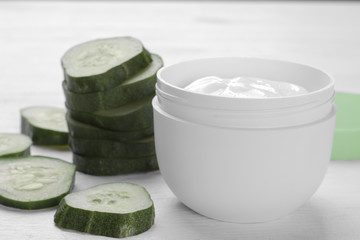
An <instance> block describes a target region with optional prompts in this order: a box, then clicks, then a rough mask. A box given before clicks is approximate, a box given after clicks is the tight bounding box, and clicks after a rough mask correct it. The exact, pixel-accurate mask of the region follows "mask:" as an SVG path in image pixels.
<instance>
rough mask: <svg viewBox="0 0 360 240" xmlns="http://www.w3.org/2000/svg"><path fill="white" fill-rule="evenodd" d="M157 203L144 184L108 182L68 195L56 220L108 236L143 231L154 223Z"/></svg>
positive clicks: (64, 224)
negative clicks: (155, 203) (155, 204)
mask: <svg viewBox="0 0 360 240" xmlns="http://www.w3.org/2000/svg"><path fill="white" fill-rule="evenodd" d="M154 219H155V210H154V203H153V201H152V200H151V197H150V195H149V193H148V192H147V191H146V189H145V188H144V187H142V186H139V185H136V184H132V183H108V184H103V185H98V186H95V187H92V188H89V189H86V190H82V191H79V192H73V193H71V194H69V195H67V196H66V197H65V198H64V199H63V200H62V201H61V203H60V205H59V207H58V209H57V211H56V213H55V216H54V221H55V224H56V225H57V226H58V227H61V228H66V229H73V230H76V231H80V232H86V233H89V234H94V235H102V236H107V237H114V238H115V237H116V238H122V237H128V236H133V235H137V234H140V233H143V232H145V231H147V230H148V229H150V228H151V226H152V225H153V224H154Z"/></svg>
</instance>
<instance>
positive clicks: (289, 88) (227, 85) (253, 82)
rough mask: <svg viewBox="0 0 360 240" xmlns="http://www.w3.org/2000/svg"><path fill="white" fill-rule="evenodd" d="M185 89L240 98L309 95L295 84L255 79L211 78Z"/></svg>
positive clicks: (201, 80) (198, 81)
mask: <svg viewBox="0 0 360 240" xmlns="http://www.w3.org/2000/svg"><path fill="white" fill-rule="evenodd" d="M185 89H186V90H189V91H191V92H197V93H203V94H209V95H216V96H224V97H239V98H271V97H284V96H296V95H302V94H305V93H308V91H307V90H306V89H305V88H303V87H301V86H299V85H296V84H293V83H288V82H279V81H272V80H268V79H262V78H255V77H236V78H220V77H216V76H209V77H204V78H200V79H198V80H195V81H193V82H192V83H190V84H189V85H187V86H186V87H185Z"/></svg>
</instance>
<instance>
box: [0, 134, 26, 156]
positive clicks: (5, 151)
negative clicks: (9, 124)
mask: <svg viewBox="0 0 360 240" xmlns="http://www.w3.org/2000/svg"><path fill="white" fill-rule="evenodd" d="M31 145H32V141H31V139H30V138H29V137H28V136H26V135H23V134H11V133H10V134H6V133H3V134H0V158H3V157H22V156H28V155H30V147H31Z"/></svg>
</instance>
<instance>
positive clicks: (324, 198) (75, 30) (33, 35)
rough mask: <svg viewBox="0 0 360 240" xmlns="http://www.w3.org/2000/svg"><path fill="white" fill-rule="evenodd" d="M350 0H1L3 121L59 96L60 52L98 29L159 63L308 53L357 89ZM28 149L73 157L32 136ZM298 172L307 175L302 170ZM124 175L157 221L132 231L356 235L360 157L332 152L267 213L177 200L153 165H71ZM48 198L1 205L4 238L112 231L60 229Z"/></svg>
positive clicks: (172, 235)
mask: <svg viewBox="0 0 360 240" xmlns="http://www.w3.org/2000/svg"><path fill="white" fill-rule="evenodd" d="M359 12H360V4H359V3H358V2H328V3H326V2H316V3H312V2H291V3H287V2H281V1H280V2H275V3H271V2H261V1H260V2H257V1H256V2H246V1H245V2H203V1H201V2H188V1H187V2H177V1H176V2H149V1H146V2H137V1H136V2H123V1H121V2H82V1H81V2H70V1H68V2H45V1H44V2H0V66H1V67H0V69H1V74H0V109H1V114H0V132H19V129H20V128H19V124H20V115H19V109H20V108H22V107H25V106H29V105H54V106H64V97H63V93H62V90H61V82H62V80H63V75H62V71H61V67H60V58H61V56H62V54H63V53H64V52H65V51H66V50H67V49H68V48H69V47H71V46H73V45H75V44H77V43H80V42H83V41H86V40H90V39H94V38H102V37H110V36H123V35H130V36H134V37H137V38H139V39H141V40H142V41H143V43H144V44H145V46H146V47H147V48H148V49H149V50H151V51H152V52H154V53H158V54H160V55H161V56H163V58H164V60H165V64H167V65H168V64H172V63H176V62H179V61H182V60H187V59H191V58H198V57H214V56H260V57H271V58H278V59H287V60H291V61H296V62H301V63H306V64H309V65H315V66H318V67H320V68H322V69H325V70H326V71H328V72H330V73H331V74H332V75H333V76H334V77H335V78H336V81H337V82H336V89H337V90H343V91H350V92H358V93H360V67H359V63H360V44H359V42H360V28H359V26H360V14H359ZM32 152H33V154H40V155H48V156H53V157H59V158H62V159H65V160H67V161H71V153H70V152H67V151H57V150H53V149H46V148H40V147H33V148H32ZM304 177H306V176H304ZM114 181H130V182H134V183H138V184H141V185H144V186H145V187H146V188H147V189H148V190H149V192H150V193H151V195H152V197H153V200H154V202H155V207H156V219H155V225H154V226H153V228H152V229H150V230H149V231H148V232H146V233H144V234H141V235H139V236H135V237H132V238H131V239H154V240H155V239H156V240H167V239H174V240H177V239H179V240H180V239H189V240H195V239H251V240H256V239H269V240H279V239H284V240H285V239H286V240H288V239H320V240H321V239H324V240H325V239H334V240H342V239H345V240H347V239H349V240H352V239H360V228H359V226H360V161H333V162H331V164H330V166H329V170H328V174H327V175H326V178H325V180H324V182H323V184H322V185H321V186H320V188H319V189H318V191H317V192H316V194H315V195H314V196H313V198H311V200H309V201H308V202H307V203H306V204H305V205H304V206H303V207H301V208H300V209H299V210H298V211H296V212H294V213H292V214H290V215H288V216H286V217H284V218H282V219H279V220H277V221H273V222H269V223H264V224H245V225H241V224H231V223H224V222H219V221H215V220H211V219H208V218H205V217H203V216H200V215H198V214H196V213H194V212H193V211H191V210H189V209H188V208H187V207H185V206H184V205H182V204H181V203H180V202H179V201H178V200H177V199H176V198H175V196H174V195H173V194H172V193H171V191H170V190H169V189H168V188H167V186H166V184H165V183H164V181H163V180H162V178H161V175H160V173H159V172H153V173H147V174H130V175H124V176H116V177H94V176H88V175H84V174H81V173H77V175H76V187H75V189H74V190H75V191H76V190H80V189H84V188H87V187H90V186H93V185H96V184H100V183H105V182H114ZM54 212H55V209H47V210H39V211H20V210H16V209H11V208H7V207H2V206H1V207H0V239H2V240H3V239H4V240H8V239H55V240H60V239H69V240H70V239H74V240H75V239H108V238H105V237H104V238H103V237H99V236H91V235H85V234H81V233H76V232H73V231H64V230H60V229H58V228H57V227H55V226H54V224H53V215H54Z"/></svg>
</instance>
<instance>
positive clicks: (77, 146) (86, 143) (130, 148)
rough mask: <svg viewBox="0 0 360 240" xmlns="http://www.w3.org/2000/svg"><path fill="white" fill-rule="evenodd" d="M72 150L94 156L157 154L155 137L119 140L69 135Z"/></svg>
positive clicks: (112, 156)
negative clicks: (126, 140)
mask: <svg viewBox="0 0 360 240" xmlns="http://www.w3.org/2000/svg"><path fill="white" fill-rule="evenodd" d="M69 146H70V148H71V150H72V152H74V153H77V154H80V155H84V156H92V157H110V158H117V157H142V156H149V155H153V154H155V142H154V137H148V138H145V139H140V140H134V141H128V142H117V141H111V140H102V139H84V138H74V137H71V136H70V137H69Z"/></svg>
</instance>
